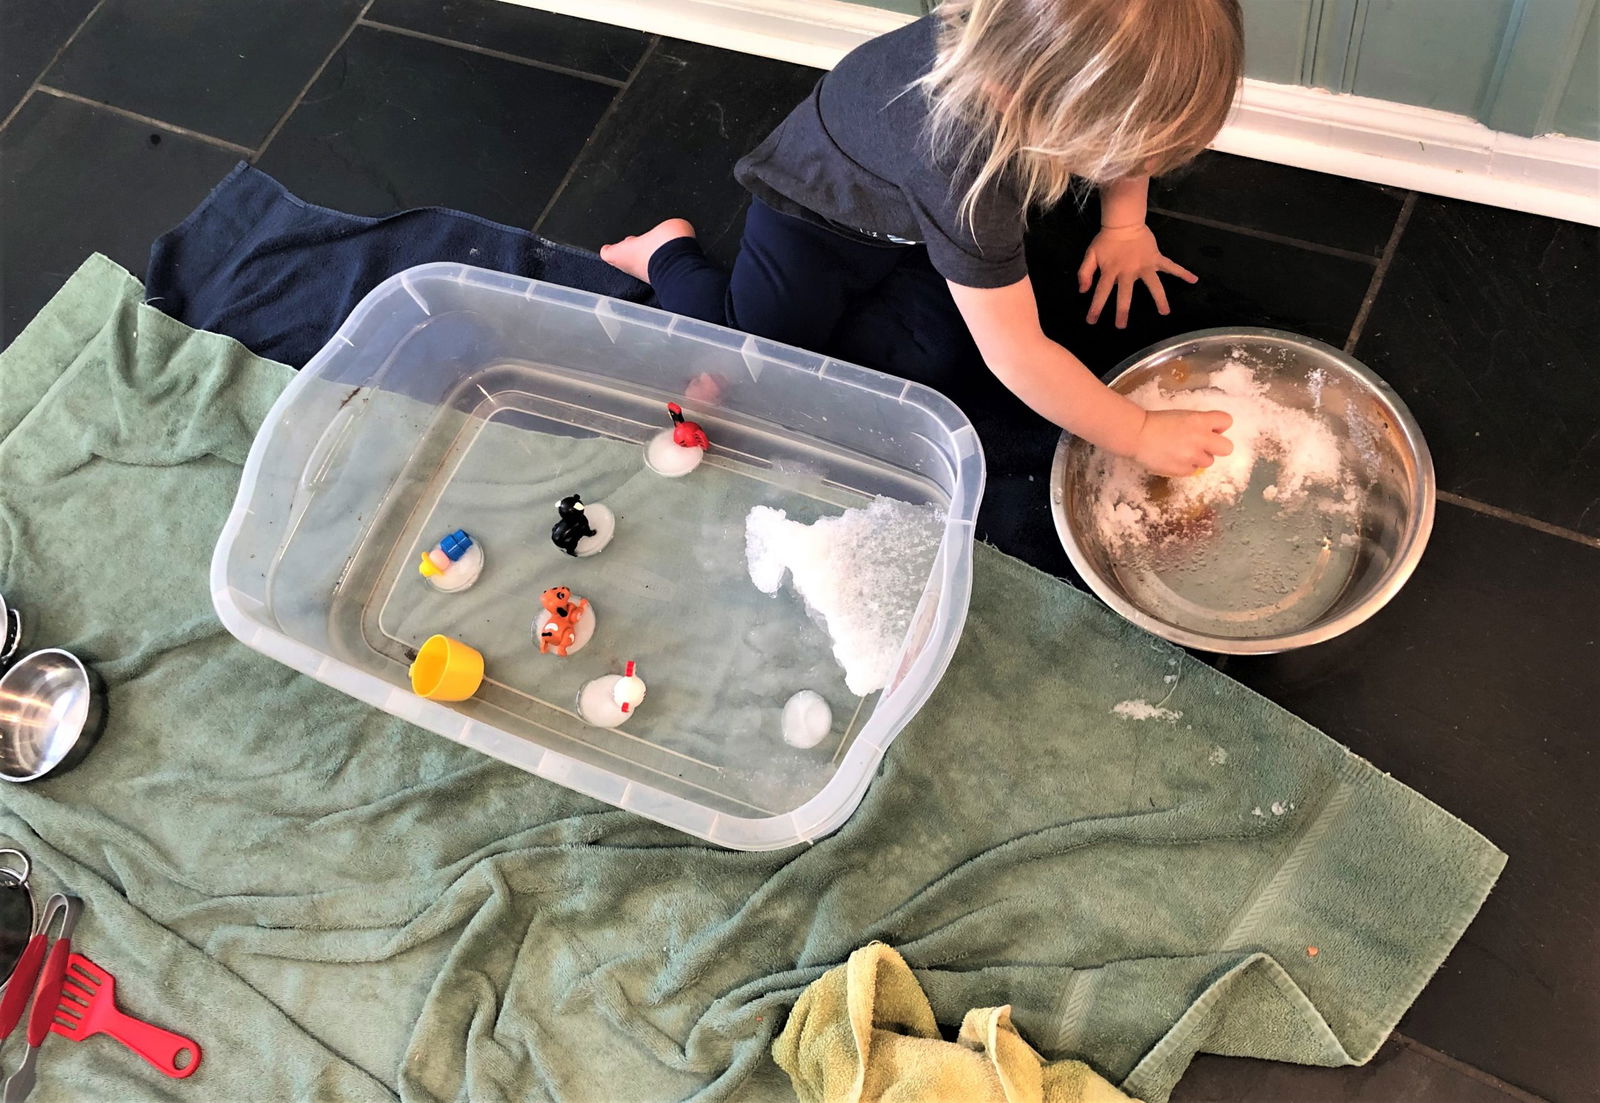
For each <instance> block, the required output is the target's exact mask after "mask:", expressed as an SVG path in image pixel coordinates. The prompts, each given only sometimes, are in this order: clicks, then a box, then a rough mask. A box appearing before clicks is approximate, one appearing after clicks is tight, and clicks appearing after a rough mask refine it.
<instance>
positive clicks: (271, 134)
mask: <svg viewBox="0 0 1600 1103" xmlns="http://www.w3.org/2000/svg"><path fill="white" fill-rule="evenodd" d="M373 3H374V0H366V3H364V4H362V5H361V10H360V11H358V12H356V17H355V18H354V19H352V20H351V21H350V25H349V26H348V27H346V28H345V30H344V34H342V35H340V36H339V41H338V42H335V43H334V44H333V49H331V50H329V51H328V56H327V57H325V58H323V59H322V64H321V65H318V66H317V71H316V72H314V73H312V74H311V79H310V80H308V81H306V83H305V85H304V86H303V87H302V88H301V89H300V91H299V92H298V93H296V94H295V97H294V100H293V101H292V102H291V103H290V104H289V106H288V108H287V109H286V110H285V111H284V113H283V114H282V115H279V116H278V121H277V122H275V123H273V124H272V129H271V130H269V131H267V136H266V137H265V138H263V139H261V144H260V145H258V146H256V148H255V152H254V153H252V154H251V155H250V163H251V164H255V163H256V162H257V161H259V160H261V157H262V155H263V154H265V153H266V152H267V147H268V146H269V145H271V144H272V140H273V139H274V138H276V137H277V136H278V132H279V131H280V130H282V129H283V127H284V124H285V123H287V122H288V121H289V116H290V115H293V114H294V113H295V112H296V111H297V110H299V107H300V104H301V101H303V100H304V99H305V98H306V93H307V92H309V91H311V89H312V87H313V86H314V85H315V84H316V83H317V81H319V80H321V79H322V74H323V73H324V72H326V71H327V68H328V63H329V62H331V61H332V60H333V59H334V58H335V57H337V56H338V55H339V51H340V50H342V49H344V44H345V43H346V42H349V41H350V36H351V35H353V34H355V31H356V28H357V27H358V26H360V25H361V21H362V20H363V19H365V18H366V15H367V9H368V8H370V7H372V5H373Z"/></svg>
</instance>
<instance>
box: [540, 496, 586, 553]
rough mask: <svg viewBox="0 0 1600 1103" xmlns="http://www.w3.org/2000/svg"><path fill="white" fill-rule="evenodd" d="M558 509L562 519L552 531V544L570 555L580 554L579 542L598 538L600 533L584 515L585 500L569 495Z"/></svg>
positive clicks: (558, 504)
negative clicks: (588, 537) (589, 538)
mask: <svg viewBox="0 0 1600 1103" xmlns="http://www.w3.org/2000/svg"><path fill="white" fill-rule="evenodd" d="M556 509H557V510H559V511H560V513H561V519H560V520H559V521H557V522H556V523H555V527H553V528H552V529H551V530H550V542H551V543H553V544H554V545H555V546H556V547H558V548H560V549H561V550H562V551H564V552H566V553H567V554H568V555H574V556H575V555H577V554H578V541H579V540H582V539H583V538H584V537H585V536H596V535H598V533H596V532H595V531H594V529H593V528H592V527H591V526H590V524H589V518H587V517H585V516H584V515H583V499H582V498H580V497H578V495H576V494H568V495H567V496H566V497H565V498H563V499H561V501H560V502H558V503H557V504H556Z"/></svg>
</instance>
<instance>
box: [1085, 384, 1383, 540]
mask: <svg viewBox="0 0 1600 1103" xmlns="http://www.w3.org/2000/svg"><path fill="white" fill-rule="evenodd" d="M1128 397H1129V398H1131V399H1133V401H1134V402H1136V403H1138V404H1139V405H1140V406H1143V407H1144V408H1145V409H1147V410H1221V411H1223V412H1224V413H1226V414H1228V415H1229V416H1230V417H1232V418H1233V425H1232V427H1231V428H1229V429H1228V431H1227V434H1226V435H1227V437H1228V439H1229V440H1230V441H1232V442H1233V451H1232V452H1231V453H1230V454H1229V455H1226V456H1218V457H1217V458H1216V462H1214V463H1213V464H1212V465H1211V466H1210V467H1208V468H1206V469H1205V470H1204V471H1203V472H1201V473H1200V474H1197V475H1191V476H1187V477H1184V478H1177V479H1157V478H1154V477H1152V476H1151V475H1150V474H1149V473H1148V472H1147V471H1146V470H1145V469H1144V468H1143V467H1141V466H1139V465H1138V464H1136V463H1134V462H1133V461H1132V460H1127V459H1123V458H1121V457H1118V456H1113V455H1111V454H1110V453H1101V454H1100V457H1099V461H1098V462H1099V468H1098V470H1097V471H1096V472H1095V474H1096V484H1097V489H1096V499H1095V522H1096V525H1097V526H1098V528H1099V531H1100V537H1101V539H1102V540H1103V541H1104V542H1105V543H1106V544H1107V546H1110V547H1118V546H1127V545H1132V546H1135V547H1137V546H1143V545H1147V544H1150V543H1152V542H1156V543H1160V542H1162V541H1164V540H1167V539H1172V538H1175V537H1191V536H1194V535H1196V534H1203V533H1204V531H1205V529H1206V526H1208V525H1209V524H1211V523H1212V521H1213V519H1214V517H1215V512H1216V510H1217V509H1218V508H1221V507H1223V506H1228V505H1232V504H1234V503H1236V502H1238V501H1239V499H1240V498H1241V497H1242V496H1243V494H1244V493H1245V491H1246V490H1247V489H1249V486H1250V479H1251V477H1252V475H1253V474H1254V473H1255V468H1256V464H1257V463H1258V462H1260V461H1262V460H1268V461H1272V462H1275V463H1276V464H1277V465H1278V477H1277V479H1276V481H1274V482H1273V483H1272V484H1270V485H1269V486H1267V487H1265V488H1264V489H1263V491H1262V497H1264V498H1265V499H1267V500H1268V501H1272V502H1276V503H1279V504H1280V505H1293V504H1297V503H1299V502H1300V501H1302V500H1304V499H1305V497H1306V496H1307V494H1308V493H1309V491H1310V489H1311V488H1312V487H1313V486H1325V487H1335V486H1338V485H1339V484H1341V481H1342V480H1343V478H1344V475H1345V472H1344V463H1343V460H1342V459H1341V457H1340V445H1339V440H1338V438H1337V437H1336V436H1335V435H1334V433H1333V430H1332V429H1330V428H1329V426H1328V424H1327V422H1326V421H1324V420H1323V419H1322V418H1321V417H1319V416H1318V415H1317V414H1315V413H1311V412H1308V411H1306V410H1297V409H1294V408H1293V407H1290V406H1285V405H1284V404H1283V403H1281V402H1277V401H1275V400H1274V399H1272V398H1269V397H1268V396H1267V386H1266V384H1264V383H1262V382H1260V381H1259V380H1258V379H1257V378H1256V375H1255V372H1254V370H1252V369H1251V367H1250V366H1249V365H1248V364H1245V363H1242V362H1240V361H1238V360H1230V361H1228V362H1227V363H1225V364H1224V365H1223V366H1222V367H1220V368H1218V369H1216V370H1215V371H1213V372H1212V373H1211V376H1210V378H1209V380H1208V381H1207V385H1206V386H1204V387H1200V388H1196V389H1193V390H1177V391H1167V390H1163V389H1162V387H1161V384H1160V382H1159V381H1158V380H1154V379H1153V380H1151V381H1150V382H1148V383H1146V384H1144V386H1142V387H1140V388H1139V389H1138V390H1136V391H1134V392H1133V393H1132V394H1130V395H1129V396H1128ZM1343 489H1344V490H1345V491H1346V493H1345V495H1344V498H1345V499H1346V500H1353V498H1354V495H1355V487H1354V485H1353V484H1352V485H1349V486H1346V487H1344V488H1343Z"/></svg>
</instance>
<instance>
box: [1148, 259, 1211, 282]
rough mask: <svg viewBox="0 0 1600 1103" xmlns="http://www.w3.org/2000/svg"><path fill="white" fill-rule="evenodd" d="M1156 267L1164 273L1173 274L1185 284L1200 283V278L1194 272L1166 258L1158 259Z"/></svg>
mask: <svg viewBox="0 0 1600 1103" xmlns="http://www.w3.org/2000/svg"><path fill="white" fill-rule="evenodd" d="M1156 267H1157V268H1159V269H1160V270H1161V271H1163V272H1170V273H1172V274H1173V275H1174V276H1177V277H1178V278H1179V279H1180V280H1183V281H1184V282H1185V283H1199V282H1200V277H1199V276H1197V275H1195V274H1194V273H1193V272H1191V271H1189V270H1188V269H1187V268H1185V267H1184V266H1183V265H1181V264H1178V263H1176V262H1175V261H1171V260H1168V259H1167V258H1166V257H1158V258H1157V259H1156Z"/></svg>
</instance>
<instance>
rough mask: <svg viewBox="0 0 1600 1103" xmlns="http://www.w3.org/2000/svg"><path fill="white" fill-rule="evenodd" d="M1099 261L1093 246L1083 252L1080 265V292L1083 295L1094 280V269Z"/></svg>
mask: <svg viewBox="0 0 1600 1103" xmlns="http://www.w3.org/2000/svg"><path fill="white" fill-rule="evenodd" d="M1099 263H1100V262H1099V261H1098V260H1097V259H1096V258H1095V255H1094V249H1093V248H1091V249H1089V251H1088V252H1086V253H1084V254H1083V263H1082V264H1080V265H1078V294H1080V295H1081V294H1083V293H1084V292H1085V291H1087V290H1089V284H1090V283H1091V282H1093V280H1094V270H1095V268H1096V267H1098V266H1099Z"/></svg>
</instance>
